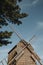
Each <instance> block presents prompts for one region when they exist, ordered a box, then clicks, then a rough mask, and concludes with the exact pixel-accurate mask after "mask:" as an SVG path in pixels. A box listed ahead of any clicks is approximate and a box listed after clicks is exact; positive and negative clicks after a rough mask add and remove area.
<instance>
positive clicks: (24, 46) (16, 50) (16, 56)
mask: <svg viewBox="0 0 43 65" xmlns="http://www.w3.org/2000/svg"><path fill="white" fill-rule="evenodd" d="M36 60H37V61H38V62H39V64H40V65H42V64H41V62H40V58H39V56H38V55H37V54H36V53H35V52H34V49H33V47H32V46H31V44H30V43H28V42H26V41H25V40H21V41H20V42H19V43H18V44H17V45H15V46H14V47H13V48H12V49H11V50H10V51H9V52H8V65H36Z"/></svg>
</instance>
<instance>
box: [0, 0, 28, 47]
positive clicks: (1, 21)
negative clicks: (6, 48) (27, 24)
mask: <svg viewBox="0 0 43 65" xmlns="http://www.w3.org/2000/svg"><path fill="white" fill-rule="evenodd" d="M21 1H22V0H0V28H2V27H3V26H8V23H7V22H6V20H8V22H9V23H12V24H17V25H20V24H22V22H21V21H20V19H22V18H24V17H26V16H28V15H27V14H26V13H21V12H20V11H21V8H20V7H19V5H18V4H17V2H21ZM5 19H6V20H5ZM11 35H12V32H8V31H5V32H3V31H0V46H3V45H7V44H9V43H11V42H9V41H8V40H5V39H8V38H10V37H11Z"/></svg>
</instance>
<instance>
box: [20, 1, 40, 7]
mask: <svg viewBox="0 0 43 65" xmlns="http://www.w3.org/2000/svg"><path fill="white" fill-rule="evenodd" d="M29 1H31V2H29ZM29 1H27V2H26V1H25V3H24V4H23V5H21V6H23V7H24V6H34V5H36V4H37V3H38V2H39V0H33V1H32V0H29Z"/></svg>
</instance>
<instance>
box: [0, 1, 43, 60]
mask: <svg viewBox="0 0 43 65" xmlns="http://www.w3.org/2000/svg"><path fill="white" fill-rule="evenodd" d="M19 5H20V7H21V12H27V13H28V14H29V16H28V17H26V18H24V19H22V20H21V21H22V22H23V24H22V25H20V26H17V25H13V24H12V27H13V28H14V29H16V30H17V31H18V33H20V35H22V38H23V39H25V40H26V41H28V42H29V39H31V37H32V36H33V35H34V34H35V36H36V37H35V38H34V39H33V40H32V41H31V45H32V46H33V47H34V50H35V51H36V53H37V54H38V55H39V56H40V58H41V59H43V0H23V1H22V2H21V3H20V4H19ZM2 30H8V31H12V30H11V28H10V27H9V26H7V27H5V26H4V27H3V28H2ZM0 31H1V30H0ZM9 40H11V41H12V44H9V45H7V46H3V47H0V61H1V60H2V59H3V58H5V57H6V56H7V55H8V51H9V50H10V49H11V48H13V46H14V45H15V44H17V43H18V42H19V40H20V39H19V38H18V37H17V36H16V35H15V33H13V35H12V37H11V39H9Z"/></svg>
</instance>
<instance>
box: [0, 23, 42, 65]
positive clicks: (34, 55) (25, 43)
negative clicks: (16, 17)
mask: <svg viewBox="0 0 43 65" xmlns="http://www.w3.org/2000/svg"><path fill="white" fill-rule="evenodd" d="M9 27H10V28H11V29H12V30H13V32H14V33H15V34H16V35H17V36H18V38H19V39H20V40H21V41H22V42H23V43H24V45H25V46H24V47H23V48H22V50H21V51H20V52H19V54H21V52H22V51H23V50H24V49H25V48H28V49H29V50H30V52H31V54H32V58H33V57H34V58H35V60H37V61H38V63H39V64H40V65H42V63H41V59H40V58H39V56H38V55H37V54H36V53H35V52H34V51H32V50H31V49H30V48H29V44H30V43H29V44H27V41H25V40H24V39H23V38H22V37H21V35H20V34H19V33H18V32H16V30H14V29H13V27H12V26H11V25H10V24H9ZM34 37H35V35H33V37H32V38H31V39H30V40H29V42H30V41H31V40H32V39H33V38H34ZM30 45H31V44H30ZM22 53H24V52H22ZM19 54H17V55H16V56H15V57H14V58H13V59H12V60H11V61H10V62H9V63H8V61H7V60H6V58H5V59H3V60H4V61H5V62H6V65H10V63H11V62H12V61H14V59H15V58H16V60H17V57H18V56H19ZM3 60H2V61H0V63H1V65H5V64H4V63H3Z"/></svg>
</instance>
